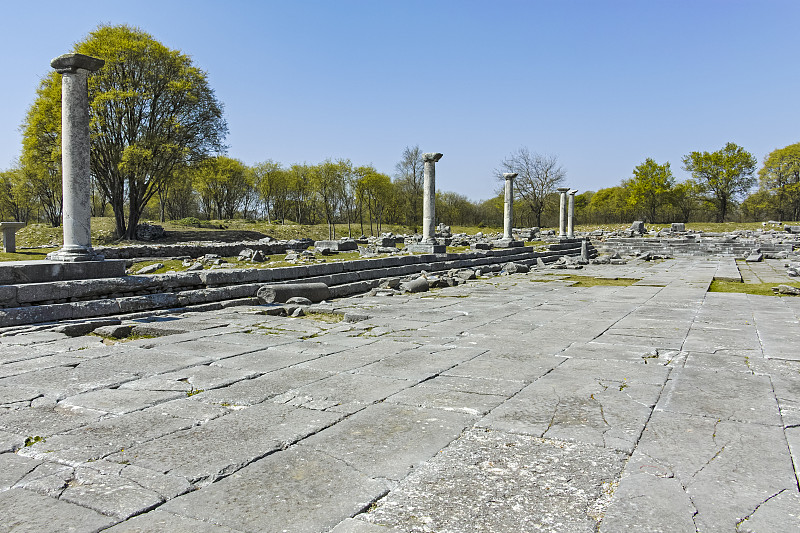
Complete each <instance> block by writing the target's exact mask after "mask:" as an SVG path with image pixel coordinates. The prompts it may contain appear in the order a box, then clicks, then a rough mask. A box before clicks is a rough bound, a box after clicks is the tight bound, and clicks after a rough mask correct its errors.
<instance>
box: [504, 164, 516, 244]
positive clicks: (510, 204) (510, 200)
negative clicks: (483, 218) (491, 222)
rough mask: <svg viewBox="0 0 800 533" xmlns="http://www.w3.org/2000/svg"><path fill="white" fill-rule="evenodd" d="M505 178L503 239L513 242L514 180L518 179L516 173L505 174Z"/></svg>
mask: <svg viewBox="0 0 800 533" xmlns="http://www.w3.org/2000/svg"><path fill="white" fill-rule="evenodd" d="M503 177H504V178H505V180H506V195H505V199H504V201H503V239H507V240H509V241H510V240H513V238H514V237H513V236H512V235H511V232H512V230H513V227H514V178H516V177H517V175H516V174H514V173H508V172H507V173H505V174H503Z"/></svg>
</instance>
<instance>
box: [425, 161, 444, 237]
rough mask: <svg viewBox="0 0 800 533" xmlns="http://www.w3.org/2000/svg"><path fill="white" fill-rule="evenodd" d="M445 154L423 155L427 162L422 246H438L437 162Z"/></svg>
mask: <svg viewBox="0 0 800 533" xmlns="http://www.w3.org/2000/svg"><path fill="white" fill-rule="evenodd" d="M442 155H443V154H440V153H438V152H428V153H425V154H422V161H424V162H425V184H424V190H423V193H422V244H436V162H437V161H439V160H440V159H441V158H442Z"/></svg>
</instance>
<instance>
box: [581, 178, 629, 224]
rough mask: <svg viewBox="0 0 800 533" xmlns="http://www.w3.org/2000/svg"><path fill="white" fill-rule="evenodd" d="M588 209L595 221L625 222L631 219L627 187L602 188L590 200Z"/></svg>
mask: <svg viewBox="0 0 800 533" xmlns="http://www.w3.org/2000/svg"><path fill="white" fill-rule="evenodd" d="M588 211H589V214H590V217H591V219H592V220H593V221H594V222H623V221H627V220H629V219H630V216H631V211H630V202H629V201H628V190H627V189H626V188H625V187H622V186H617V187H607V188H605V189H600V190H598V191H597V192H596V193H594V194H593V195H592V198H591V200H589V207H588Z"/></svg>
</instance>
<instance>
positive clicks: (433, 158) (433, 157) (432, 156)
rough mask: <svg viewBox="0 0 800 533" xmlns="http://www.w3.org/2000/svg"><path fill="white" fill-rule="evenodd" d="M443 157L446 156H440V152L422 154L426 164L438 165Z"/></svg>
mask: <svg viewBox="0 0 800 533" xmlns="http://www.w3.org/2000/svg"><path fill="white" fill-rule="evenodd" d="M443 155H444V154H440V153H439V152H426V153H424V154H422V160H423V161H425V162H426V163H436V162H437V161H438V160H440V159H441V158H442V156H443Z"/></svg>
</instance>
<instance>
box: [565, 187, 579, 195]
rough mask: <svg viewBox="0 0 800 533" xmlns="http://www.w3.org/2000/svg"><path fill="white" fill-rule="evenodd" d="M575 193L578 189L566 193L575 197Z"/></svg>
mask: <svg viewBox="0 0 800 533" xmlns="http://www.w3.org/2000/svg"><path fill="white" fill-rule="evenodd" d="M576 192H578V189H570V190H569V191H567V194H569V195H571V196H575V193H576Z"/></svg>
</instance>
